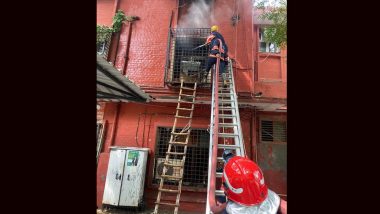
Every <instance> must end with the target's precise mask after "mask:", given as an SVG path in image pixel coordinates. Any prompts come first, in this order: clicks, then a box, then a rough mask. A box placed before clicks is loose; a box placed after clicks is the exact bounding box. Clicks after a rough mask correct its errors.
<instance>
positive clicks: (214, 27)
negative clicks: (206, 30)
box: [211, 25, 219, 32]
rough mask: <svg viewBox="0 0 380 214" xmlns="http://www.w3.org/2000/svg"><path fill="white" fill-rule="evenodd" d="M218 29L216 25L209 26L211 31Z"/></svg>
mask: <svg viewBox="0 0 380 214" xmlns="http://www.w3.org/2000/svg"><path fill="white" fill-rule="evenodd" d="M218 30H219V27H218V26H217V25H213V26H212V27H211V32H214V31H218Z"/></svg>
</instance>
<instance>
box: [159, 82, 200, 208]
mask: <svg viewBox="0 0 380 214" xmlns="http://www.w3.org/2000/svg"><path fill="white" fill-rule="evenodd" d="M196 90H197V83H196V82H195V83H194V86H193V88H190V87H185V86H184V83H183V80H181V87H180V90H179V96H178V102H177V108H176V114H175V116H174V124H173V128H172V131H171V135H170V140H169V146H168V150H167V152H166V158H165V162H164V164H163V170H162V174H161V178H160V185H159V187H158V195H157V200H156V202H155V204H156V205H155V208H154V212H153V214H158V209H159V206H160V205H164V206H174V214H177V213H178V208H179V200H180V197H181V189H182V180H183V173H184V167H185V160H186V151H187V143H188V142H189V137H190V132H191V122H192V118H193V111H194V102H195V96H196ZM191 92H192V93H191ZM189 93H191V94H189ZM178 120H181V122H184V123H186V121H187V122H188V123H187V125H186V126H185V127H184V128H183V129H182V130H181V131H180V132H176V127H177V121H178ZM183 138H185V140H184V141H183ZM178 157H180V158H178ZM169 159H170V160H171V161H169ZM173 160H178V161H175V162H174V161H173ZM173 168H179V169H180V170H179V174H175V175H173V174H172V175H170V174H171V173H168V172H169V171H170V169H171V172H173V171H174V170H173ZM170 184H172V185H170ZM173 194H176V197H175V203H170V201H173ZM165 196H166V197H165ZM162 201H165V202H162ZM168 201H169V202H168Z"/></svg>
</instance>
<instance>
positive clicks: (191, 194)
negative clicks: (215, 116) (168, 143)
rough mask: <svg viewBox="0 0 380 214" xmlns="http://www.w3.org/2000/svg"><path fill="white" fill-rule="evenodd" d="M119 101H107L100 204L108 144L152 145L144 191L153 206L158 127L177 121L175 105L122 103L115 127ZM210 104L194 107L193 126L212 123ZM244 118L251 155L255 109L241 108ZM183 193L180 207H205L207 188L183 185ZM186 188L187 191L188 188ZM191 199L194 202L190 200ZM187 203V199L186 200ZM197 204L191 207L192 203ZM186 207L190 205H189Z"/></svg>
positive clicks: (244, 130) (247, 147)
mask: <svg viewBox="0 0 380 214" xmlns="http://www.w3.org/2000/svg"><path fill="white" fill-rule="evenodd" d="M117 105H118V104H116V103H110V104H107V106H106V109H105V113H104V120H106V121H107V124H108V127H107V130H106V131H105V132H106V139H105V143H104V147H103V150H102V153H101V155H100V159H99V166H98V171H97V187H98V188H97V205H98V207H100V206H101V202H102V197H103V191H104V185H105V176H106V174H107V167H108V166H107V164H108V159H109V154H108V153H109V149H108V148H109V147H110V146H111V145H113V146H133V147H145V148H149V149H150V150H151V151H150V153H149V158H148V167H147V179H146V187H147V188H146V190H145V195H146V198H147V202H148V205H150V206H153V202H154V201H155V199H156V197H157V194H156V193H157V192H156V190H155V189H156V188H157V187H156V186H155V185H153V184H152V179H153V157H154V152H155V145H156V139H157V135H156V134H157V129H158V127H162V126H163V127H165V126H168V127H171V126H173V122H174V117H173V116H174V114H175V108H176V106H175V105H173V104H172V105H153V104H148V105H147V104H133V103H129V104H122V105H121V107H120V112H119V119H118V123H117V124H118V125H117V127H114V117H115V111H116V110H117ZM210 111H211V110H210V107H209V106H207V105H199V106H196V108H195V110H194V116H193V122H192V127H193V128H204V129H207V128H208V125H209V124H210ZM240 115H241V122H242V127H243V135H244V142H245V145H246V146H245V147H246V150H247V151H246V152H247V155H248V156H249V157H250V158H252V154H254V151H253V149H252V148H253V146H252V145H253V143H252V141H251V121H252V112H251V110H247V109H241V110H240ZM185 125H186V124H184V123H183V124H180V123H179V124H178V127H180V126H182V127H183V126H185ZM115 128H116V131H115V138H114V140H115V142H114V143H112V142H111V139H112V133H113V130H114V129H115ZM183 190H184V191H183V193H182V194H181V201H182V200H183V201H185V202H186V201H187V202H188V203H189V204H188V205H189V206H188V207H187V206H186V205H184V206H182V204H181V210H186V209H187V208H188V209H189V210H192V211H194V208H197V209H199V210H198V211H199V212H201V211H202V209H204V206H205V201H206V196H207V194H206V189H194V188H186V187H184V188H183ZM186 190H187V191H186ZM190 202H191V203H190ZM194 203H195V204H197V203H199V206H194ZM185 204H186V203H185ZM192 206H193V207H194V208H191V207H192ZM186 207H187V208H186Z"/></svg>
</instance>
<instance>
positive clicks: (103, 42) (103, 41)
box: [96, 32, 112, 59]
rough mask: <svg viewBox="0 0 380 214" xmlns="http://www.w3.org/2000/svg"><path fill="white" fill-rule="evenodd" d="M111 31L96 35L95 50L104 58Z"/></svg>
mask: <svg viewBox="0 0 380 214" xmlns="http://www.w3.org/2000/svg"><path fill="white" fill-rule="evenodd" d="M111 37H112V33H110V32H101V33H99V32H98V33H97V35H96V52H97V54H99V55H102V56H103V57H104V58H105V59H107V58H108V52H109V48H110V44H111Z"/></svg>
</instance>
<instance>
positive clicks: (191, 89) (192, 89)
mask: <svg viewBox="0 0 380 214" xmlns="http://www.w3.org/2000/svg"><path fill="white" fill-rule="evenodd" d="M182 89H185V90H190V91H195V90H196V89H194V88H189V87H182Z"/></svg>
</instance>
